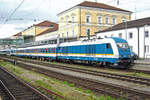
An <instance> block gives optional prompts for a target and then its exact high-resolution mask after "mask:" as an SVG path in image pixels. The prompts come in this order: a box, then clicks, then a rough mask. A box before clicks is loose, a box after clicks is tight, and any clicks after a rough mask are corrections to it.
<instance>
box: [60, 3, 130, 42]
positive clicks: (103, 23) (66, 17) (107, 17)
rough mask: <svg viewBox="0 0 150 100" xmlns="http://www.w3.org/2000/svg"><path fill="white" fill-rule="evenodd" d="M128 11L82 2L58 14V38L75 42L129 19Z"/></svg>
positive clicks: (101, 4)
mask: <svg viewBox="0 0 150 100" xmlns="http://www.w3.org/2000/svg"><path fill="white" fill-rule="evenodd" d="M131 13H132V12H130V11H127V10H124V9H120V8H116V7H113V6H110V5H106V4H103V3H96V2H89V1H84V2H82V3H80V4H78V5H76V6H74V7H72V8H70V9H67V10H65V11H63V12H61V13H59V14H58V18H59V19H58V20H59V32H58V33H59V35H60V38H64V39H72V40H77V39H79V38H81V37H84V36H89V35H95V32H97V31H99V30H104V29H106V28H108V27H111V26H113V25H116V24H118V23H121V22H124V21H129V20H130V19H131Z"/></svg>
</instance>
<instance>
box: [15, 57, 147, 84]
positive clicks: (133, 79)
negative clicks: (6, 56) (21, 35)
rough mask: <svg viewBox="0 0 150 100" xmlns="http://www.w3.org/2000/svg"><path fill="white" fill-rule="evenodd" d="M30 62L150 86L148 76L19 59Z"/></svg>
mask: <svg viewBox="0 0 150 100" xmlns="http://www.w3.org/2000/svg"><path fill="white" fill-rule="evenodd" d="M17 60H21V61H25V62H29V63H34V64H38V65H44V66H48V67H53V68H54V67H55V68H59V69H63V70H71V71H74V72H80V73H85V74H91V75H95V76H101V77H106V78H111V79H117V80H122V81H128V82H133V83H136V84H137V83H138V84H141V85H147V86H150V79H147V78H141V77H135V76H129V75H119V74H113V73H108V72H102V71H94V70H88V69H83V68H75V67H69V66H67V67H66V66H62V65H61V66H60V65H55V66H54V64H49V63H45V62H35V61H27V60H23V59H17Z"/></svg>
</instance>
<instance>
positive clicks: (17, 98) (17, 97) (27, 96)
mask: <svg viewBox="0 0 150 100" xmlns="http://www.w3.org/2000/svg"><path fill="white" fill-rule="evenodd" d="M0 79H1V84H0V86H1V88H2V90H3V93H4V94H2V97H4V98H3V100H5V99H6V100H51V99H49V98H48V97H46V96H45V95H43V94H41V93H40V92H39V91H37V90H36V89H34V88H33V87H31V86H30V85H28V84H26V83H25V82H24V81H22V80H20V79H18V78H17V77H16V76H14V75H13V74H11V73H10V72H8V71H7V70H5V69H4V68H2V67H0ZM6 96H7V97H8V99H7V98H6Z"/></svg>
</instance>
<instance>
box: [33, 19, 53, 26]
mask: <svg viewBox="0 0 150 100" xmlns="http://www.w3.org/2000/svg"><path fill="white" fill-rule="evenodd" d="M53 24H56V23H54V22H50V21H47V20H46V21H43V22H41V23H38V24H34V26H47V27H49V26H50V27H51V25H53Z"/></svg>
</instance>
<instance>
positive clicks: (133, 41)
mask: <svg viewBox="0 0 150 100" xmlns="http://www.w3.org/2000/svg"><path fill="white" fill-rule="evenodd" d="M138 30H139V32H138ZM144 31H148V32H150V26H143V27H139V28H138V27H134V28H129V29H121V30H115V31H108V32H101V33H97V37H101V38H104V37H106V36H107V37H119V34H120V33H122V37H121V38H123V39H125V40H127V42H128V43H129V46H130V47H132V51H133V52H135V53H136V54H138V55H139V57H141V58H150V41H149V40H150V34H149V37H145V38H144ZM130 33H133V38H129V34H130ZM138 34H139V37H138ZM144 41H145V42H144ZM144 44H145V45H147V46H148V48H147V52H145V55H144ZM138 45H139V47H138ZM148 49H149V50H148Z"/></svg>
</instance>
